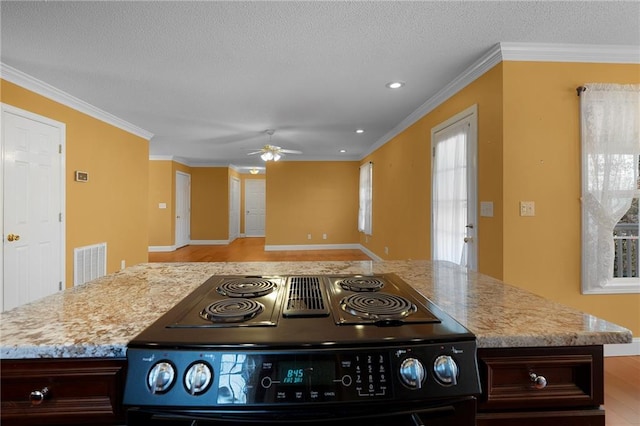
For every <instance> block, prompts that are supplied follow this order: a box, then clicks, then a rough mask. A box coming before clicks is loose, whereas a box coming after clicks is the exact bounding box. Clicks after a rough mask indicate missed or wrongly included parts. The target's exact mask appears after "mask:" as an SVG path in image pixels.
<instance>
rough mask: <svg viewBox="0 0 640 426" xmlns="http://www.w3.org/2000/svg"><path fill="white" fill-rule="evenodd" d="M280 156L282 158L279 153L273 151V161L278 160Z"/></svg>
mask: <svg viewBox="0 0 640 426" xmlns="http://www.w3.org/2000/svg"><path fill="white" fill-rule="evenodd" d="M280 158H282V156H281V155H280V154H278V153H277V152H274V153H273V161H278V160H279V159H280Z"/></svg>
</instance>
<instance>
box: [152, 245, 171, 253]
mask: <svg viewBox="0 0 640 426" xmlns="http://www.w3.org/2000/svg"><path fill="white" fill-rule="evenodd" d="M165 251H176V246H149V252H165Z"/></svg>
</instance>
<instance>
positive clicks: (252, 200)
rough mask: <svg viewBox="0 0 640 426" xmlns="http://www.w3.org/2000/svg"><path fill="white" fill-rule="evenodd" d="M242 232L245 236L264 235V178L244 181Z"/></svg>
mask: <svg viewBox="0 0 640 426" xmlns="http://www.w3.org/2000/svg"><path fill="white" fill-rule="evenodd" d="M244 210H245V216H244V233H245V235H246V236H247V237H264V235H265V233H264V219H265V180H264V179H247V180H245V181H244Z"/></svg>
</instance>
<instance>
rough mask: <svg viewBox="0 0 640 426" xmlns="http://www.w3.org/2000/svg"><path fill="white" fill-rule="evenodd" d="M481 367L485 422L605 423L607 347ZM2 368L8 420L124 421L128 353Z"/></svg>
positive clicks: (500, 355)
mask: <svg viewBox="0 0 640 426" xmlns="http://www.w3.org/2000/svg"><path fill="white" fill-rule="evenodd" d="M478 365H479V368H480V379H481V382H482V395H481V396H480V397H479V399H478V405H477V425H478V426H511V425H513V426H516V425H517V426H534V425H535V426H538V425H540V424H541V423H543V424H545V425H546V426H553V425H562V426H604V424H605V421H604V419H605V416H604V409H602V407H601V405H602V404H603V403H604V381H603V348H602V346H571V347H544V348H481V349H479V350H478ZM1 368H2V370H1V371H2V375H1V383H0V384H1V388H0V389H1V392H2V393H1V401H2V404H1V423H2V425H3V426H11V425H21V426H22V425H56V424H58V425H60V424H69V425H71V424H96V425H98V424H103V425H104V424H110V425H114V424H115V425H117V424H124V412H123V410H122V392H123V389H124V379H125V369H126V360H125V359H82V358H76V359H30V360H2V361H1ZM536 380H537V382H536ZM543 382H544V386H542V383H543ZM536 385H537V386H536ZM45 388H46V391H44V392H43V390H44V389H45ZM38 392H40V394H42V398H43V399H42V401H41V402H40V403H38V401H37V400H38V399H39V398H40V394H38ZM31 399H34V400H35V401H32V400H31Z"/></svg>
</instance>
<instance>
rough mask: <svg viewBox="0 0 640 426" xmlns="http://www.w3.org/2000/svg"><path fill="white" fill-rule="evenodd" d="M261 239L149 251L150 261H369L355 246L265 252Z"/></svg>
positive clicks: (262, 239) (240, 239) (243, 239)
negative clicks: (352, 247)
mask: <svg viewBox="0 0 640 426" xmlns="http://www.w3.org/2000/svg"><path fill="white" fill-rule="evenodd" d="M264 242H265V240H264V238H238V239H236V240H235V241H233V242H232V243H231V244H229V245H219V246H186V247H182V248H179V249H178V250H176V251H172V252H162V253H159V252H156V253H149V262H259V261H265V262H268V261H274V262H285V261H290V260H291V261H305V260H307V261H313V260H317V261H322V260H371V258H370V257H369V256H367V255H366V254H364V253H363V252H362V251H360V250H357V249H352V250H286V251H265V250H264Z"/></svg>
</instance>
